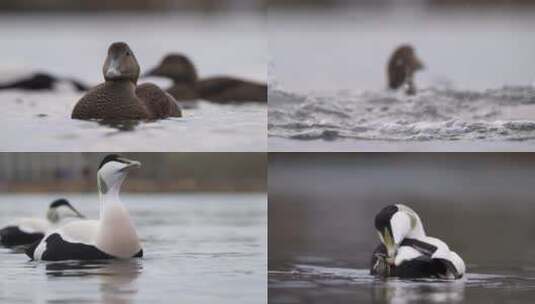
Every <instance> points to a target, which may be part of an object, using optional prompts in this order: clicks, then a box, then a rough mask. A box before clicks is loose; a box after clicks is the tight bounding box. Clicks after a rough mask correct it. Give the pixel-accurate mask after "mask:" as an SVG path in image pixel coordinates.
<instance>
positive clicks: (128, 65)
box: [71, 43, 182, 120]
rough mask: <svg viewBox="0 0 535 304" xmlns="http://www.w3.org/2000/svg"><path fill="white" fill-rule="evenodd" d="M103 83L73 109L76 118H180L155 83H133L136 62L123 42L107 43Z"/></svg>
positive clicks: (165, 94) (137, 67) (173, 105)
mask: <svg viewBox="0 0 535 304" xmlns="http://www.w3.org/2000/svg"><path fill="white" fill-rule="evenodd" d="M103 71H104V78H105V79H106V82H104V83H103V84H100V85H98V86H96V87H94V88H92V89H91V90H90V91H89V92H87V94H85V95H84V96H83V97H82V98H81V99H80V100H79V101H78V103H77V104H76V106H75V107H74V109H73V111H72V115H71V117H72V118H75V119H105V120H138V119H160V118H166V117H181V114H182V113H181V111H180V108H179V107H178V105H177V103H176V101H175V100H174V98H173V97H172V96H170V95H169V94H167V93H166V92H164V91H163V90H161V89H160V88H159V87H157V86H156V85H154V84H150V83H145V84H142V85H139V86H136V82H137V78H138V76H139V65H138V64H137V61H136V59H135V57H134V54H133V53H132V51H131V50H130V48H129V47H128V45H126V44H125V43H114V44H112V45H111V46H110V49H109V51H108V57H107V58H106V61H105V64H104V68H103Z"/></svg>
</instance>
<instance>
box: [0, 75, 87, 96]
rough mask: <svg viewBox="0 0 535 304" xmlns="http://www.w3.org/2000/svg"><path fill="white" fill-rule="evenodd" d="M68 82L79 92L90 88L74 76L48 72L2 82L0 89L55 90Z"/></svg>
mask: <svg viewBox="0 0 535 304" xmlns="http://www.w3.org/2000/svg"><path fill="white" fill-rule="evenodd" d="M62 83H66V84H68V85H70V86H71V87H73V88H74V90H76V91H78V92H83V91H87V90H88V86H87V85H85V84H83V83H81V82H80V81H78V80H75V79H72V78H59V77H56V76H53V75H51V74H48V73H34V74H31V75H29V76H26V77H23V78H20V79H16V80H12V81H9V82H6V83H1V84H0V90H11V89H14V90H25V91H45V90H55V89H56V88H57V87H59V86H61V85H62Z"/></svg>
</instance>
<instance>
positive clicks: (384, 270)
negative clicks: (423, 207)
mask: <svg viewBox="0 0 535 304" xmlns="http://www.w3.org/2000/svg"><path fill="white" fill-rule="evenodd" d="M375 228H376V229H377V232H378V234H379V239H380V240H381V244H380V245H379V246H378V247H377V248H376V249H375V251H374V253H373V256H372V261H371V269H370V273H371V274H372V275H377V276H381V277H399V278H440V279H459V278H462V277H463V275H464V273H465V264H464V261H463V260H462V259H461V257H460V256H459V255H458V254H457V253H455V252H454V251H451V250H450V249H449V247H448V245H446V243H444V242H443V241H441V240H439V239H436V238H433V237H429V236H427V235H426V234H425V231H424V227H423V225H422V222H421V220H420V217H419V216H418V214H416V212H414V210H412V209H411V208H409V207H407V206H405V205H402V204H396V205H391V206H387V207H385V208H383V209H382V210H381V211H380V212H379V213H378V214H377V216H376V217H375Z"/></svg>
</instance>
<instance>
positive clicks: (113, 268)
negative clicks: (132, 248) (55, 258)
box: [45, 259, 143, 303]
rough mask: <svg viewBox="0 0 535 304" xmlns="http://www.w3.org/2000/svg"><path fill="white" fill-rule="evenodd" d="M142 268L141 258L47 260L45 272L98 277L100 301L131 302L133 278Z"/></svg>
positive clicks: (135, 289)
mask: <svg viewBox="0 0 535 304" xmlns="http://www.w3.org/2000/svg"><path fill="white" fill-rule="evenodd" d="M142 268H143V264H142V260H141V259H131V260H96V261H66V262H47V263H46V265H45V269H46V274H47V275H48V276H52V277H87V276H96V277H98V280H99V281H100V294H101V301H102V303H130V302H132V300H134V299H135V296H136V294H137V292H138V287H137V285H136V284H135V280H136V279H137V277H138V276H139V275H140V274H141V272H142Z"/></svg>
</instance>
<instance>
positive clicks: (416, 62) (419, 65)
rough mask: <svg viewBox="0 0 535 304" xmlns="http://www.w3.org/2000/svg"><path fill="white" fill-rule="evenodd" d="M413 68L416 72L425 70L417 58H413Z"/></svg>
mask: <svg viewBox="0 0 535 304" xmlns="http://www.w3.org/2000/svg"><path fill="white" fill-rule="evenodd" d="M414 67H415V69H416V70H423V69H425V65H424V63H423V62H422V61H421V60H420V59H418V58H414Z"/></svg>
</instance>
